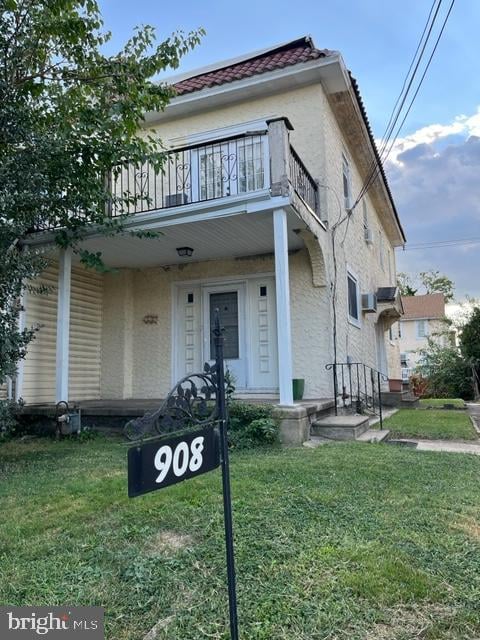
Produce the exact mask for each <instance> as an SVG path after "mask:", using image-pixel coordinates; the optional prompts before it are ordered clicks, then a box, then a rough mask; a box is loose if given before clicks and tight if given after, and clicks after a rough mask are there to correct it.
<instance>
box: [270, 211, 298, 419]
mask: <svg viewBox="0 0 480 640" xmlns="http://www.w3.org/2000/svg"><path fill="white" fill-rule="evenodd" d="M273 236H274V246H275V289H276V295H277V339H278V384H279V388H280V404H281V405H286V406H289V405H293V389H292V378H293V367H292V329H291V321H290V279H289V274H288V238H287V213H286V211H285V209H276V210H275V211H274V212H273Z"/></svg>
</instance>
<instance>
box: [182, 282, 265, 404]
mask: <svg viewBox="0 0 480 640" xmlns="http://www.w3.org/2000/svg"><path fill="white" fill-rule="evenodd" d="M274 276H275V272H273V271H263V272H255V273H248V274H242V275H241V276H233V277H232V276H219V277H216V278H214V279H212V278H198V279H189V280H177V281H175V282H172V284H171V301H172V304H171V318H172V323H171V324H172V329H171V340H172V349H171V363H170V371H171V380H172V385H173V384H175V382H176V381H177V380H178V379H179V377H181V372H180V371H179V365H178V348H179V340H180V335H179V332H180V327H179V322H178V292H179V290H180V289H184V288H186V287H189V286H192V287H193V286H195V287H198V288H200V289H201V290H203V289H204V288H206V289H210V288H215V287H229V286H232V287H237V286H239V285H241V284H242V283H243V285H245V283H246V281H247V280H254V279H259V278H260V279H261V278H274ZM274 286H275V281H274ZM244 297H245V301H244V318H243V319H242V321H243V323H244V325H245V331H244V336H245V338H244V349H245V354H246V359H247V362H246V371H245V375H246V380H247V387H248V380H249V378H250V377H251V367H250V353H249V351H250V349H249V345H248V344H247V342H248V338H247V331H246V329H247V327H246V325H247V323H248V322H249V318H250V308H249V300H248V297H249V296H248V295H246V292H245V294H244ZM201 314H202V324H203V315H204V305H203V301H202V310H201ZM203 355H207V354H206V353H205V350H204V345H203V336H202V356H203ZM239 390H240V389H239ZM276 390H277V389H263V388H258V389H257V388H247V389H246V391H252V392H257V393H258V392H268V393H274V392H275V391H276Z"/></svg>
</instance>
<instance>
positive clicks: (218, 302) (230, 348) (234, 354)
mask: <svg viewBox="0 0 480 640" xmlns="http://www.w3.org/2000/svg"><path fill="white" fill-rule="evenodd" d="M215 309H218V310H219V312H220V325H221V326H222V327H224V328H225V333H224V334H223V335H224V338H225V340H224V343H223V354H224V356H225V359H226V360H232V359H235V358H238V357H239V347H238V292H237V291H224V292H222V293H211V294H210V360H214V359H215V342H214V336H213V334H212V329H213V328H214V326H215Z"/></svg>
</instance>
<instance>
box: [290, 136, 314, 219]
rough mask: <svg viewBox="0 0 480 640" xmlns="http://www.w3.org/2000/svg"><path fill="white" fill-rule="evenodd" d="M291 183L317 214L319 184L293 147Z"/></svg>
mask: <svg viewBox="0 0 480 640" xmlns="http://www.w3.org/2000/svg"><path fill="white" fill-rule="evenodd" d="M290 182H291V185H292V187H293V189H294V190H295V192H296V193H297V195H298V196H300V198H301V199H302V200H303V201H304V202H305V204H307V205H308V206H309V207H310V209H311V210H312V211H313V212H314V213H317V212H318V209H319V206H318V184H317V183H316V182H315V180H314V179H313V178H312V176H311V175H310V173H309V171H308V169H307V168H306V166H305V165H304V164H303V162H302V160H301V158H300V156H299V155H298V153H297V152H296V151H295V149H294V148H293V147H292V146H291V145H290Z"/></svg>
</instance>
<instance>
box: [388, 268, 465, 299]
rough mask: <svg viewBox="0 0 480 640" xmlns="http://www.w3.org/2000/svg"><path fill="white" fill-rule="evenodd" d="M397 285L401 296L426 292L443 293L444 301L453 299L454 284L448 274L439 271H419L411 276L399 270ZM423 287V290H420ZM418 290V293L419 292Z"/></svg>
mask: <svg viewBox="0 0 480 640" xmlns="http://www.w3.org/2000/svg"><path fill="white" fill-rule="evenodd" d="M418 281H420V283H419V284H417V283H418ZM397 286H398V288H399V290H400V295H402V296H416V295H424V294H428V293H443V295H444V298H445V302H450V301H451V300H453V298H454V295H455V286H454V284H453V281H452V280H450V278H449V277H448V276H445V275H443V274H441V273H440V271H434V270H431V271H421V272H420V273H419V274H417V275H414V276H411V275H409V274H408V273H405V272H402V271H400V272H399V273H398V274H397ZM422 288H423V290H422ZM419 292H420V293H419Z"/></svg>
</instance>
